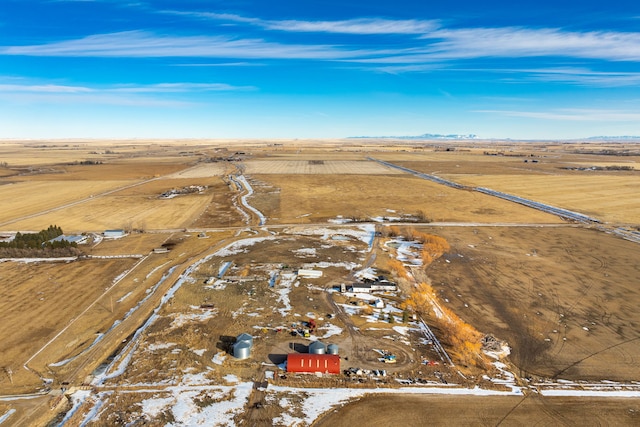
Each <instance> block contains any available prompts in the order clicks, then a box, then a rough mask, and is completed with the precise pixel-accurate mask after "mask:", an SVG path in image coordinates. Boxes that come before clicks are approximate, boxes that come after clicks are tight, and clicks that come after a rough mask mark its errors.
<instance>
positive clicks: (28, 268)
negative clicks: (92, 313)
mask: <svg viewBox="0 0 640 427" xmlns="http://www.w3.org/2000/svg"><path fill="white" fill-rule="evenodd" d="M134 263H135V261H134V260H132V259H109V260H92V261H84V262H72V263H30V264H25V263H9V262H3V263H0V278H1V281H2V283H4V284H5V285H4V286H2V287H1V288H0V310H2V326H3V327H2V330H1V331H0V343H1V344H0V360H2V364H3V366H6V367H10V368H11V370H12V371H13V378H12V380H13V384H10V382H9V378H8V377H7V376H6V373H4V372H3V373H2V378H1V379H2V380H1V381H0V389H1V390H4V391H5V392H8V393H12V392H16V391H21V392H24V391H31V390H33V389H34V388H39V387H40V386H41V385H42V383H41V381H40V380H39V378H37V377H36V376H35V375H33V374H32V373H30V372H29V371H27V370H25V369H24V368H23V367H22V365H23V364H24V363H25V362H26V361H27V360H28V359H29V358H30V357H31V356H32V355H33V354H35V353H36V351H38V349H40V348H41V347H42V346H43V345H45V343H47V341H49V340H50V339H51V338H52V337H53V336H55V334H56V333H57V332H58V331H59V330H61V329H62V327H63V326H64V325H66V324H68V323H69V321H70V320H71V319H73V318H74V317H75V316H77V315H78V314H79V313H80V312H82V311H83V310H84V309H85V308H86V307H87V306H88V305H89V304H90V303H91V302H93V301H94V300H95V299H96V298H97V297H98V296H99V295H101V294H102V293H103V292H104V291H105V288H106V287H108V286H109V285H110V284H111V281H112V280H113V278H114V277H116V276H117V275H118V274H120V272H122V271H124V270H125V269H127V268H130V267H131V266H132V265H133V264H134ZM70 278H71V279H70ZM101 310H104V311H107V310H109V308H108V307H105V306H103V307H101ZM95 332H96V331H95V330H91V329H86V328H85V331H84V332H83V334H84V339H85V340H88V341H89V342H91V340H93V339H94V338H95ZM65 344H68V343H65ZM77 344H79V342H78V343H77ZM57 361H58V360H52V359H49V360H48V362H49V363H53V362H57ZM43 373H44V372H43Z"/></svg>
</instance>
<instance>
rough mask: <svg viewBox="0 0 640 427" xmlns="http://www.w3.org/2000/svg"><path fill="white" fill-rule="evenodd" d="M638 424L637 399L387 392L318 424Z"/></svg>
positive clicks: (639, 408)
mask: <svg viewBox="0 0 640 427" xmlns="http://www.w3.org/2000/svg"><path fill="white" fill-rule="evenodd" d="M463 402H464V403H463ZM638 422H640V404H639V403H638V401H637V399H611V398H607V399H597V398H584V397H580V398H578V397H563V398H544V397H538V396H534V397H528V398H524V399H523V398H522V397H515V396H514V397H490V396H412V395H387V396H368V397H364V398H362V399H360V400H358V401H356V402H353V403H349V404H347V405H345V406H343V407H342V408H338V409H335V410H333V411H331V412H330V413H328V414H327V415H325V416H324V417H323V418H322V419H321V420H319V421H318V422H316V423H314V424H313V425H314V426H317V427H325V426H327V427H328V426H336V427H343V426H344V427H349V426H353V425H381V426H384V425H396V424H398V423H401V424H402V425H406V426H424V425H436V426H459V425H469V426H496V425H499V424H500V425H502V424H504V425H532V424H536V425H628V426H631V425H637V423H638Z"/></svg>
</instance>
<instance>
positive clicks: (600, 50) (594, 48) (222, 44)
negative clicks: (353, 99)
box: [0, 15, 640, 83]
mask: <svg viewBox="0 0 640 427" xmlns="http://www.w3.org/2000/svg"><path fill="white" fill-rule="evenodd" d="M224 16H227V15H224ZM231 16H232V17H234V16H236V15H231ZM237 19H245V20H247V19H248V20H252V19H253V18H242V17H239V18H237ZM261 22H262V21H261ZM284 22H288V23H289V24H287V26H288V28H289V29H290V30H292V31H295V28H299V29H302V28H308V29H311V28H316V29H318V30H320V29H322V28H324V29H325V30H326V31H342V32H349V31H352V33H354V34H355V33H357V34H363V33H365V32H366V31H369V30H370V31H372V32H373V31H374V27H377V25H376V24H374V22H377V23H378V24H380V23H382V24H384V23H385V22H386V23H387V27H388V29H385V26H384V25H382V27H378V28H381V29H380V30H378V31H380V33H385V32H386V33H389V32H392V31H397V32H400V31H405V34H408V33H411V32H412V31H418V30H419V29H424V30H425V31H427V30H428V28H427V27H429V28H431V27H432V26H433V25H432V24H430V23H425V22H423V21H415V22H414V21H389V20H375V19H372V20H362V19H361V20H348V21H317V22H311V21H278V23H279V24H278V25H280V24H282V23H284ZM283 25H284V24H283ZM400 27H401V28H400ZM422 27H425V28H422ZM392 28H395V30H392ZM389 45H390V46H393V47H389V48H384V49H381V48H378V47H371V46H370V45H362V44H360V43H359V42H358V41H355V40H354V41H353V42H352V44H346V43H344V44H342V45H332V44H295V43H285V42H272V41H266V40H264V39H261V38H236V37H230V36H227V35H202V36H179V35H158V34H154V33H151V32H147V31H141V30H137V31H126V32H118V33H109V34H96V35H91V36H87V37H83V38H80V39H75V40H66V41H59V42H52V43H46V44H40V45H27V46H4V47H0V55H27V56H58V57H65V56H66V57H126V58H136V57H137V58H144V57H176V58H177V57H189V58H225V59H235V60H240V61H242V60H254V59H263V60H264V59H306V60H330V61H352V62H360V63H364V64H367V63H369V64H378V66H379V65H380V64H389V65H396V66H402V65H404V66H405V67H404V68H399V67H396V68H395V69H394V68H388V69H386V70H385V69H380V71H384V72H390V73H400V72H416V71H424V70H425V69H427V68H428V66H430V65H431V66H432V64H437V63H451V62H454V61H459V60H472V59H479V58H531V57H544V58H551V59H553V58H579V59H587V60H603V61H614V62H615V61H627V62H638V61H640V33H623V32H583V33H580V32H567V31H563V30H559V29H527V28H515V27H506V28H467V29H443V28H438V29H435V28H431V30H430V31H428V33H426V34H422V35H421V37H420V38H419V39H416V38H415V37H413V36H412V37H409V38H405V41H404V42H398V41H397V40H395V41H394V44H389ZM542 75H546V76H547V77H549V78H551V76H553V75H555V76H556V77H560V76H562V75H564V76H569V73H564V74H562V73H541V76H542ZM587 77H588V76H587V75H583V76H582V81H584V82H587V80H588V79H587ZM611 77H612V80H613V79H617V81H619V82H622V81H623V77H625V76H624V75H622V74H620V75H618V76H611ZM626 77H629V78H635V77H633V76H626ZM592 78H593V82H594V83H595V82H596V81H597V80H598V79H604V78H606V76H605V75H600V76H596V75H592ZM558 81H560V80H558Z"/></svg>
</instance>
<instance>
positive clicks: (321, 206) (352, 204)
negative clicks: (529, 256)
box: [251, 174, 560, 223]
mask: <svg viewBox="0 0 640 427" xmlns="http://www.w3.org/2000/svg"><path fill="white" fill-rule="evenodd" d="M255 182H256V185H255V187H256V188H259V187H260V185H262V186H263V187H264V188H262V189H261V193H262V194H258V195H256V196H254V197H252V199H251V201H252V203H254V205H255V206H256V207H257V208H258V209H260V210H262V211H263V212H264V213H265V214H266V215H267V216H268V217H269V218H270V219H271V221H270V222H273V223H297V222H300V223H308V222H317V221H321V222H324V221H326V220H328V219H335V218H336V217H337V216H338V215H342V216H343V217H345V218H351V217H353V218H357V219H369V218H372V217H399V216H401V215H402V214H406V215H415V214H417V213H418V212H419V211H422V212H424V213H425V215H426V217H427V218H429V219H431V220H433V221H443V222H507V223H510V222H514V223H557V222H560V220H559V219H558V218H557V217H555V216H553V215H549V214H545V213H542V212H539V211H536V210H533V209H529V208H526V207H523V206H520V205H517V204H514V203H510V202H506V201H503V200H500V199H497V198H495V197H489V196H485V195H483V194H480V193H476V192H470V191H464V190H456V189H452V188H448V187H444V186H442V185H438V184H435V183H432V182H430V181H426V180H423V179H420V178H416V177H413V176H410V175H406V174H405V175H373V176H371V175H354V176H346V175H339V176H334V175H297V176H295V179H292V178H291V176H290V175H256V176H255Z"/></svg>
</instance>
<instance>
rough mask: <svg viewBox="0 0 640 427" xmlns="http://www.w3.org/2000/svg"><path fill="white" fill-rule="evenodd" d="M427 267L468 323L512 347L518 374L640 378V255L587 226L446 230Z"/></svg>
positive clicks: (632, 247) (632, 246)
mask: <svg viewBox="0 0 640 427" xmlns="http://www.w3.org/2000/svg"><path fill="white" fill-rule="evenodd" d="M437 234H439V235H441V236H443V237H445V238H446V239H447V240H448V241H449V243H450V244H451V246H452V249H451V251H450V253H449V254H447V255H445V257H443V258H442V259H440V260H438V261H437V262H436V263H434V264H433V265H431V266H430V268H429V269H428V270H427V274H428V275H429V277H430V279H431V281H432V283H433V286H434V288H435V289H436V290H437V291H438V292H439V293H440V295H441V297H442V299H443V300H446V301H448V304H450V306H451V308H452V309H453V310H454V311H455V312H456V313H458V314H459V315H460V316H461V317H463V318H464V320H465V321H467V322H469V323H471V324H473V325H475V326H476V327H477V328H478V329H479V330H481V331H483V332H484V333H491V334H494V335H496V336H497V337H500V338H501V339H504V340H506V341H507V342H509V344H510V345H511V346H512V349H513V351H512V356H511V359H512V361H513V362H514V363H515V364H516V365H517V366H518V367H519V368H520V370H521V373H522V375H531V376H540V377H547V378H556V377H558V378H566V379H572V380H580V379H583V380H604V379H608V380H618V381H625V380H627V381H628V380H637V379H638V369H637V361H638V360H639V359H640V334H638V329H637V327H638V325H640V313H638V311H637V310H636V309H635V307H637V306H638V304H640V290H639V289H638V284H639V283H640V252H639V251H638V248H637V244H636V243H632V242H628V241H625V240H622V239H619V238H616V237H613V236H610V235H607V234H604V233H602V232H598V231H594V230H588V229H584V228H515V227H510V228H502V227H458V228H454V227H451V228H442V229H438V230H437Z"/></svg>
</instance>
